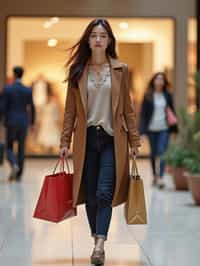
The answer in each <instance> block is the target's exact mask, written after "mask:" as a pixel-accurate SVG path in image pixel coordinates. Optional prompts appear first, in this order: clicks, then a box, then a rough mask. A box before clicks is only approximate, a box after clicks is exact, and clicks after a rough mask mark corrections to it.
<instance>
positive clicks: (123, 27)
mask: <svg viewBox="0 0 200 266" xmlns="http://www.w3.org/2000/svg"><path fill="white" fill-rule="evenodd" d="M119 27H120V29H128V23H127V22H120V23H119Z"/></svg>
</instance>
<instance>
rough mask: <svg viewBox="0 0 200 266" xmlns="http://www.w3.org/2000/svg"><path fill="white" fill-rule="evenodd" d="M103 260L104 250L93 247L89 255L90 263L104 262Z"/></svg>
mask: <svg viewBox="0 0 200 266" xmlns="http://www.w3.org/2000/svg"><path fill="white" fill-rule="evenodd" d="M104 262H105V252H104V250H100V249H94V250H93V253H92V256H91V264H95V265H98V264H100V265H101V264H104Z"/></svg>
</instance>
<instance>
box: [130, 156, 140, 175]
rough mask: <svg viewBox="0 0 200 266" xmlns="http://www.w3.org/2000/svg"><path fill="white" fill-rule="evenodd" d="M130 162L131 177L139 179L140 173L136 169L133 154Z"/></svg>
mask: <svg viewBox="0 0 200 266" xmlns="http://www.w3.org/2000/svg"><path fill="white" fill-rule="evenodd" d="M131 162H132V166H131V177H132V178H133V179H135V180H140V175H139V171H138V167H137V163H136V158H135V156H134V157H132V159H131Z"/></svg>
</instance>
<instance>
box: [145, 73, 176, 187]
mask: <svg viewBox="0 0 200 266" xmlns="http://www.w3.org/2000/svg"><path fill="white" fill-rule="evenodd" d="M168 108H170V110H171V112H172V113H173V114H174V115H175V110H174V104H173V99H172V96H171V94H170V93H169V82H168V80H167V77H166V75H165V73H163V72H158V73H156V74H155V75H154V76H153V77H152V79H151V80H150V82H149V85H148V88H147V92H146V94H145V95H144V99H143V103H142V111H141V118H140V134H141V135H144V134H146V135H147V136H148V139H149V144H150V150H151V151H150V152H151V155H150V156H151V166H152V172H153V185H158V187H159V188H164V182H163V175H164V170H165V162H164V161H163V160H162V159H161V157H160V156H161V155H162V154H163V153H164V152H165V151H166V149H167V146H168V141H169V133H171V132H174V133H176V132H177V125H176V124H174V125H173V126H172V125H171V126H170V125H169V124H168V121H167V120H168V119H167V118H168V117H167V116H168V114H167V110H168ZM157 159H159V164H157ZM157 166H158V167H157Z"/></svg>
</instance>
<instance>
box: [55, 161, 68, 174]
mask: <svg viewBox="0 0 200 266" xmlns="http://www.w3.org/2000/svg"><path fill="white" fill-rule="evenodd" d="M65 163H66V165H67V172H68V173H70V167H69V162H68V160H67V159H66V160H65V158H59V159H58V161H57V163H56V166H55V168H54V170H53V174H55V172H56V169H57V167H58V165H59V164H60V171H62V172H64V170H65Z"/></svg>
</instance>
